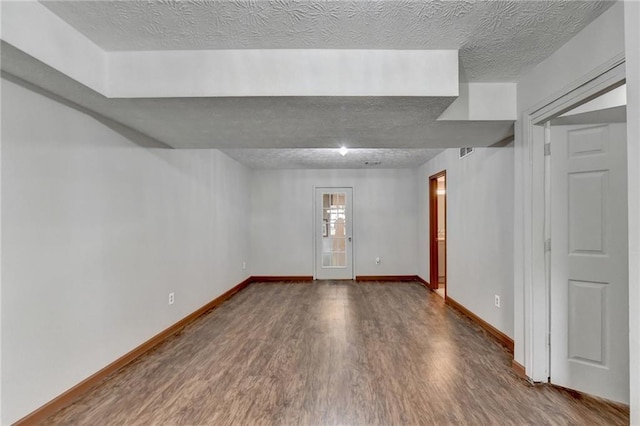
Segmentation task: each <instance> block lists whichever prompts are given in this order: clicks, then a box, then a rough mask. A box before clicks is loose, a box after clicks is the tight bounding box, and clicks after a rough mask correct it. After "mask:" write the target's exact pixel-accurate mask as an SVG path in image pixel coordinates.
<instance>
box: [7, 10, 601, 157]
mask: <svg viewBox="0 0 640 426" xmlns="http://www.w3.org/2000/svg"><path fill="white" fill-rule="evenodd" d="M41 3H43V4H45V5H46V7H47V8H49V9H50V10H51V11H53V12H54V13H56V14H57V15H58V16H60V17H61V18H62V19H63V20H65V21H66V22H67V23H68V24H69V25H71V26H72V27H74V28H75V29H77V30H78V31H79V32H81V33H82V34H84V35H85V36H86V37H88V38H89V39H91V40H92V41H93V42H94V43H96V44H97V45H98V46H99V47H101V48H102V49H104V50H108V51H113V50H118V51H122V50H128V51H137V50H168V49H174V50H194V49H196V50H198V49H239V48H240V49H242V48H251V49H287V48H303V49H329V48H331V49H343V48H352V49H445V48H446V49H460V74H461V75H460V78H461V80H463V81H465V80H466V81H473V82H478V81H515V80H517V77H518V76H519V75H521V74H522V73H523V72H526V71H527V70H529V69H531V68H532V67H533V66H534V65H535V64H537V63H539V62H540V61H541V60H543V59H544V58H545V57H547V56H548V55H549V54H550V53H552V52H553V51H554V50H556V49H557V48H559V47H560V46H561V45H562V44H563V43H564V42H566V41H567V40H568V39H569V38H570V37H572V36H573V35H574V34H576V33H577V32H578V31H579V30H580V29H582V28H583V27H584V26H585V25H586V24H587V23H589V22H590V21H591V20H593V19H594V18H595V17H596V16H598V15H599V14H600V13H602V12H603V11H604V10H606V9H607V8H608V7H609V6H610V5H611V4H612V3H611V2H606V1H558V0H556V1H511V2H503V1H475V0H463V1H439V0H435V1H417V0H403V1H387V0H384V1H344V0H340V1H294V0H234V1H229V0H224V1H207V0H184V1H177V0H160V1H154V0H148V1H146V0H145V1H137V0H133V1H132V0H126V1H75V0H73V1H45V2H41ZM1 65H2V69H3V72H4V73H5V76H8V75H9V74H10V75H12V76H17V77H19V79H21V81H22V82H26V83H25V84H27V85H28V84H32V85H34V86H35V87H37V88H42V89H43V93H44V94H46V95H50V96H53V97H55V98H57V99H59V100H61V101H63V102H69V104H70V105H71V106H73V107H75V108H78V109H80V110H82V111H84V112H87V113H89V114H91V115H93V116H96V117H97V118H99V119H101V117H106V118H108V119H110V120H113V121H114V122H115V123H119V124H114V123H111V122H109V123H111V124H114V126H113V127H114V128H115V127H117V128H118V130H119V131H125V132H129V130H127V129H126V128H130V129H133V130H134V131H137V132H140V135H139V136H140V137H139V138H138V139H139V140H142V141H143V142H144V143H147V142H148V141H154V140H155V142H152V143H150V144H149V145H150V146H154V144H155V146H165V147H166V146H169V147H174V148H218V149H222V150H224V151H225V152H227V153H228V154H229V155H230V156H232V157H233V158H236V159H237V160H238V161H240V162H242V163H244V164H246V165H248V166H250V167H261V168H294V167H296V168H297V167H300V168H360V167H364V164H363V163H364V161H366V160H371V161H377V160H379V159H382V160H380V161H382V164H381V165H379V166H375V167H384V168H389V167H415V166H416V165H419V164H422V163H424V162H425V161H427V160H428V159H429V158H430V157H431V156H432V155H435V154H436V153H437V152H439V151H440V150H441V149H442V148H451V147H461V146H488V145H492V144H494V143H496V142H498V141H500V140H503V139H505V138H507V137H509V136H510V135H512V134H513V122H512V121H449V122H446V121H436V119H437V117H438V116H439V115H440V114H441V113H442V112H443V111H444V110H445V109H446V108H447V107H448V106H449V105H450V104H451V102H452V101H453V99H454V98H450V97H439V98H438V97H435V98H434V97H429V98H427V97H359V98H349V97H235V98H234V97H217V98H212V97H201V98H139V99H109V98H106V97H104V96H102V95H101V94H99V93H97V92H95V91H93V90H91V89H89V88H87V87H86V86H84V85H82V84H80V83H78V82H77V81H75V80H73V79H71V78H69V77H68V76H66V75H64V74H62V73H60V72H58V71H56V70H54V69H53V68H51V67H49V66H47V65H45V64H43V63H42V62H40V61H38V60H36V59H34V58H33V57H31V56H29V55H27V54H25V53H24V52H21V51H20V50H18V49H15V48H13V47H12V46H10V45H8V44H6V43H4V42H3V44H2V63H1ZM256 72H259V71H256ZM14 81H15V79H14ZM111 124H110V125H111ZM120 125H124V126H126V128H122V127H119V126H120ZM129 133H130V132H129ZM149 137H150V138H149ZM341 145H347V146H349V147H350V148H367V149H369V150H367V151H361V152H357V151H355V152H353V155H351V154H349V155H348V156H347V157H346V158H342V157H340V156H334V155H329V154H333V152H332V151H326V149H335V148H338V147H339V146H341ZM317 149H324V150H317ZM338 157H340V158H338Z"/></svg>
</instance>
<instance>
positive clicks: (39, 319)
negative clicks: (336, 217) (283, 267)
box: [1, 79, 249, 424]
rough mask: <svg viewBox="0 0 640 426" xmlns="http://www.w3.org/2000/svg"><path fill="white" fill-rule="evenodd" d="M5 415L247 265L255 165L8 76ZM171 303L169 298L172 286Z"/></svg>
mask: <svg viewBox="0 0 640 426" xmlns="http://www.w3.org/2000/svg"><path fill="white" fill-rule="evenodd" d="M2 112H3V114H4V115H3V116H2V142H3V146H2V198H3V200H2V229H3V231H4V232H3V234H2V249H3V250H2V266H3V269H2V292H3V294H2V388H3V393H2V398H3V399H2V407H3V417H2V421H1V422H2V424H10V423H12V422H14V421H16V420H18V419H19V418H21V417H23V416H24V415H26V414H28V413H30V412H31V411H33V410H34V409H36V408H38V407H40V406H41V405H43V404H45V403H46V402H48V401H49V400H51V399H52V398H54V397H56V396H57V395H59V394H60V393H62V392H64V391H66V390H68V389H69V388H71V387H72V386H74V385H75V384H77V383H78V382H80V381H81V380H83V379H85V378H86V377H88V376H90V375H91V374H93V373H95V372H96V371H98V370H99V369H101V368H103V367H104V366H106V365H108V364H109V363H111V362H112V361H114V360H115V359H117V358H118V357H120V356H121V355H123V354H125V353H127V352H128V351H130V350H131V349H133V348H135V347H136V346H138V345H140V344H141V343H143V342H144V341H146V340H147V339H149V338H151V337H152V336H154V335H155V334H157V333H158V332H160V331H162V330H164V329H165V328H167V327H168V326H170V325H171V324H173V323H175V322H177V321H179V320H180V319H182V318H183V317H185V316H186V315H188V314H190V313H191V312H193V311H194V310H196V309H197V308H199V307H201V306H202V305H204V304H206V303H207V302H209V301H211V300H212V299H214V298H215V297H217V296H218V295H220V294H222V293H223V292H224V291H226V290H227V289H229V288H231V287H233V286H234V285H235V284H237V283H239V282H241V281H242V280H244V279H245V278H246V277H247V275H248V274H247V273H246V272H247V271H243V270H242V261H243V260H246V259H248V257H247V256H248V254H249V253H248V232H247V227H246V223H247V221H248V207H249V197H248V175H249V173H248V171H247V170H246V169H245V168H244V167H243V166H241V165H239V164H238V163H237V162H235V161H234V160H231V159H230V158H228V157H227V156H225V155H224V154H222V153H221V152H219V151H208V150H207V151H205V150H180V151H177V150H175V151H174V150H161V149H148V148H141V147H139V146H137V145H135V144H134V143H132V142H131V141H130V140H128V139H127V138H125V137H123V136H121V135H120V134H118V133H116V132H114V131H113V130H111V129H110V128H108V127H106V126H104V125H102V124H100V123H98V122H97V121H95V120H94V119H92V118H90V117H88V116H85V115H84V114H82V113H79V112H77V111H75V110H73V109H70V108H68V107H66V106H63V105H61V104H58V103H56V102H54V101H52V100H50V99H48V98H45V97H43V96H41V95H39V94H36V93H34V92H31V91H29V90H27V89H25V88H22V87H20V86H17V85H15V84H13V83H11V82H8V81H6V80H4V79H3V80H2ZM169 292H175V300H176V301H175V304H174V305H172V306H169V305H168V293H169Z"/></svg>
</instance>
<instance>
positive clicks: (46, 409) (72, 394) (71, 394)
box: [13, 277, 254, 426]
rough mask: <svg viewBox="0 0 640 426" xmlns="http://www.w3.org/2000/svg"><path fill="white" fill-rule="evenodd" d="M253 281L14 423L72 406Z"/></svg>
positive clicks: (21, 423)
mask: <svg viewBox="0 0 640 426" xmlns="http://www.w3.org/2000/svg"><path fill="white" fill-rule="evenodd" d="M252 282H254V281H253V277H249V278H247V279H246V280H244V281H242V282H241V283H240V284H238V285H236V286H235V287H233V288H231V289H229V290H227V291H226V292H225V293H223V294H221V295H220V296H218V297H216V298H215V299H213V300H212V301H211V302H209V303H207V304H206V305H204V306H202V307H201V308H199V309H197V310H195V311H194V312H193V313H191V314H189V315H188V316H186V317H184V318H183V319H181V320H180V321H178V322H177V323H175V324H173V325H172V326H170V327H169V328H167V329H165V330H164V331H161V332H160V333H158V334H156V335H155V336H153V337H152V338H151V339H149V340H147V341H146V342H144V343H143V344H141V345H140V346H138V347H137V348H135V349H133V350H132V351H130V352H128V353H126V354H125V355H123V356H122V357H120V358H118V359H117V360H115V361H113V362H112V363H111V364H109V365H107V366H106V367H104V368H103V369H101V370H99V371H98V372H97V373H94V374H93V375H91V376H89V377H88V378H86V379H84V380H83V381H81V382H80V383H78V384H77V385H75V386H74V387H72V388H71V389H69V390H68V391H66V392H64V393H63V394H61V395H59V396H57V397H56V398H54V399H52V400H51V401H49V402H47V403H46V404H45V405H43V406H42V407H40V408H38V409H36V410H35V411H33V412H32V413H30V414H27V415H26V416H25V417H23V418H21V419H20V420H18V421H17V422H15V423H14V424H13V425H14V426H25V425H33V424H38V423H40V422H42V421H44V420H45V419H47V418H48V417H50V416H52V415H54V414H55V413H57V412H58V411H60V410H61V409H63V408H65V407H67V406H69V405H71V404H72V403H73V402H75V401H76V400H77V399H79V398H80V397H81V396H82V395H84V394H85V393H86V392H88V391H89V390H91V389H92V388H93V387H95V386H96V385H98V384H99V383H101V382H102V381H103V380H104V379H106V378H107V377H109V376H111V375H112V374H113V373H115V372H116V371H118V370H120V369H121V368H123V367H125V366H126V365H128V364H129V363H131V362H132V361H134V360H136V359H137V358H139V357H140V356H142V355H144V354H145V353H147V352H149V351H150V350H152V349H153V348H155V347H156V346H158V345H159V344H161V343H162V342H164V341H165V340H166V339H167V338H169V337H171V336H173V335H175V334H177V333H179V332H180V331H181V330H182V329H183V328H185V327H186V326H187V325H189V323H191V322H193V321H194V320H196V319H197V318H198V317H200V316H202V315H204V314H206V313H207V312H209V311H210V310H212V309H214V308H216V307H218V306H220V305H221V304H222V303H224V302H226V301H227V300H229V299H230V298H231V297H233V296H234V295H235V294H236V293H238V292H239V291H241V290H243V289H244V288H246V287H247V286H248V285H249V284H251V283H252Z"/></svg>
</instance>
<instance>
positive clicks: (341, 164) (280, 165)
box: [223, 149, 442, 169]
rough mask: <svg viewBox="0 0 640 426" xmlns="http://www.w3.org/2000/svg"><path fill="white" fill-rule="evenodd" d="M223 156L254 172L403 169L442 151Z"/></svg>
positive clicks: (228, 151)
mask: <svg viewBox="0 0 640 426" xmlns="http://www.w3.org/2000/svg"><path fill="white" fill-rule="evenodd" d="M223 152H224V153H226V154H227V155H228V156H229V157H231V158H233V159H235V160H237V161H239V162H240V163H242V164H245V165H246V166H248V167H250V168H253V169H369V168H370V169H376V168H377V169H381V168H382V169H401V168H413V167H418V166H420V165H422V164H424V163H426V162H427V161H429V160H430V159H432V158H433V157H435V156H436V155H438V154H439V153H440V152H442V149H352V150H349V153H348V154H347V155H345V156H344V157H343V156H342V155H340V153H339V152H338V150H337V149H225V150H223ZM365 162H369V163H372V162H374V163H376V162H380V164H368V165H367V164H365Z"/></svg>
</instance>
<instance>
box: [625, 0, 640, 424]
mask: <svg viewBox="0 0 640 426" xmlns="http://www.w3.org/2000/svg"><path fill="white" fill-rule="evenodd" d="M624 6H625V52H626V53H625V54H626V62H627V90H628V93H627V141H628V145H627V155H628V158H629V161H628V170H629V185H628V187H629V331H630V333H631V335H630V339H629V350H630V353H629V359H630V360H631V363H630V373H629V374H630V380H629V382H630V385H631V389H630V391H631V392H630V402H631V424H632V425H640V363H639V362H638V360H639V359H640V327H638V324H640V186H639V185H638V182H640V26H639V25H638V23H640V3H638V2H626V3H625V5H624Z"/></svg>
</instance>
